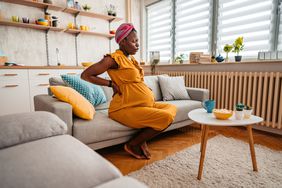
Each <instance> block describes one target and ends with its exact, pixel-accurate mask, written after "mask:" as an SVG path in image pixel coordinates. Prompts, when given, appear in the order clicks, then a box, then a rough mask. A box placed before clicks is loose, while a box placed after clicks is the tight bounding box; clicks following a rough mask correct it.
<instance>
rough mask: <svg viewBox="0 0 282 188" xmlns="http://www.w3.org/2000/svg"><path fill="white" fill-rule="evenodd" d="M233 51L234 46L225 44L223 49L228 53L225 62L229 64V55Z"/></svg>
mask: <svg viewBox="0 0 282 188" xmlns="http://www.w3.org/2000/svg"><path fill="white" fill-rule="evenodd" d="M232 49H233V46H232V45H230V44H225V46H224V47H223V51H224V52H225V53H226V57H225V62H228V59H229V58H228V53H229V52H231V50H232Z"/></svg>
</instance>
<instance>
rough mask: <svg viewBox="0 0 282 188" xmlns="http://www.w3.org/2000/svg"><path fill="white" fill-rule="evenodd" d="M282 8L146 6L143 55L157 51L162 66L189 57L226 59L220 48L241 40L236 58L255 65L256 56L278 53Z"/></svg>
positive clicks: (241, 2)
mask: <svg viewBox="0 0 282 188" xmlns="http://www.w3.org/2000/svg"><path fill="white" fill-rule="evenodd" d="M278 2H280V4H279V7H280V12H279V15H278V16H277V15H276V12H277V10H276V9H277V5H278ZM281 3H282V0H259V1H258V0H162V1H158V2H157V3H154V4H152V5H149V6H147V45H148V46H147V54H148V53H149V51H160V55H161V62H164V61H165V62H169V61H172V60H173V59H174V58H175V57H176V56H178V55H180V54H187V55H189V53H190V52H192V51H195V52H204V53H209V54H212V53H213V54H212V55H218V54H219V53H223V54H224V52H223V47H224V45H225V44H231V45H232V44H233V42H234V41H235V39H236V38H238V37H239V36H243V37H244V44H245V46H244V50H243V51H242V52H240V55H242V56H244V59H256V58H257V57H258V52H260V51H273V50H275V49H278V50H282V11H281V9H282V5H281ZM279 18H280V21H279ZM276 20H278V21H279V22H277V21H276ZM279 24H280V25H279ZM278 32H279V33H278ZM277 40H278V42H277ZM277 43H278V44H277ZM214 53H215V54H214ZM223 56H224V55H223Z"/></svg>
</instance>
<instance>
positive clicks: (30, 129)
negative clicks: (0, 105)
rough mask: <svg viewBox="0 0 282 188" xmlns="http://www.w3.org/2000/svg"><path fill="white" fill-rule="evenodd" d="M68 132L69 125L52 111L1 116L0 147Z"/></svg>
mask: <svg viewBox="0 0 282 188" xmlns="http://www.w3.org/2000/svg"><path fill="white" fill-rule="evenodd" d="M66 132H67V125H66V124H65V123H64V122H63V121H62V120H61V119H60V118H59V117H58V116H56V115H55V114H53V113H50V112H27V113H19V114H10V115H3V116H0V149H2V148H5V147H10V146H14V145H17V144H22V143H26V142H31V141H34V140H39V139H43V138H47V137H51V136H57V135H62V134H65V133H66Z"/></svg>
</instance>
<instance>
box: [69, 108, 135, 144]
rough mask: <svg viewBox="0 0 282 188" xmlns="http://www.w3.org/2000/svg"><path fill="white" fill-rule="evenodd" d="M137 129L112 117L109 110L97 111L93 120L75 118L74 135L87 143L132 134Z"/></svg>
mask: <svg viewBox="0 0 282 188" xmlns="http://www.w3.org/2000/svg"><path fill="white" fill-rule="evenodd" d="M135 131H137V130H135V129H131V128H128V127H126V126H124V125H121V124H120V123H118V122H116V121H114V120H112V119H110V118H109V117H108V111H107V110H99V111H97V112H96V114H95V117H94V119H93V120H91V121H84V120H82V119H79V118H75V119H74V126H73V136H74V137H76V138H77V139H79V140H80V141H82V142H83V143H85V144H90V143H95V142H101V141H106V140H111V139H115V138H120V137H124V136H128V135H132V134H133V133H134V132H135Z"/></svg>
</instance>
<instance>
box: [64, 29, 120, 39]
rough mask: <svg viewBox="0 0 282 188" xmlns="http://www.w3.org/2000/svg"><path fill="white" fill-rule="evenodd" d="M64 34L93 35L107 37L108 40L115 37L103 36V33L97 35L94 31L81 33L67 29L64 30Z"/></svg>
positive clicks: (80, 31)
mask: <svg viewBox="0 0 282 188" xmlns="http://www.w3.org/2000/svg"><path fill="white" fill-rule="evenodd" d="M65 32H66V33H70V34H84V35H95V36H100V37H107V38H109V39H112V38H114V37H115V35H112V34H105V33H99V32H94V31H82V30H78V29H67V30H65Z"/></svg>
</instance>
